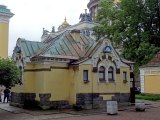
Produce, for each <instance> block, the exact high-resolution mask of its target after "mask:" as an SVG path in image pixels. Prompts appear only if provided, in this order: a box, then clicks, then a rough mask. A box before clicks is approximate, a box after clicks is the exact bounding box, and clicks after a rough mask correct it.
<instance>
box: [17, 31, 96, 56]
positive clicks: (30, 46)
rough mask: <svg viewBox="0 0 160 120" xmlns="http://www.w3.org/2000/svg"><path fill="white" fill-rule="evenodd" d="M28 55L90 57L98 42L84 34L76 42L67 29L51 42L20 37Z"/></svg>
mask: <svg viewBox="0 0 160 120" xmlns="http://www.w3.org/2000/svg"><path fill="white" fill-rule="evenodd" d="M20 40H21V44H22V47H23V50H24V52H25V55H26V56H30V57H33V58H35V57H38V56H55V55H60V56H68V57H77V58H81V57H82V56H83V57H88V56H89V55H90V54H91V52H92V51H93V49H94V48H95V46H96V45H97V42H96V41H94V40H92V39H91V38H88V37H86V36H84V35H82V34H81V35H80V42H76V41H75V40H74V39H73V37H72V35H71V33H70V31H65V32H64V33H62V34H61V35H59V36H57V37H56V38H52V39H51V40H50V41H49V42H46V43H45V42H35V41H28V40H25V39H20Z"/></svg>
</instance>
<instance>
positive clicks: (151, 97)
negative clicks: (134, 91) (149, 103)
mask: <svg viewBox="0 0 160 120" xmlns="http://www.w3.org/2000/svg"><path fill="white" fill-rule="evenodd" d="M135 97H136V99H144V100H160V96H156V95H141V94H140V95H135Z"/></svg>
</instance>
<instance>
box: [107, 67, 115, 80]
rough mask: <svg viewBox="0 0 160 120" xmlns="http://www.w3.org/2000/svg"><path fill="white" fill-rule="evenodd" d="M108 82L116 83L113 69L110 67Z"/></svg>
mask: <svg viewBox="0 0 160 120" xmlns="http://www.w3.org/2000/svg"><path fill="white" fill-rule="evenodd" d="M108 81H114V79H113V67H109V69H108Z"/></svg>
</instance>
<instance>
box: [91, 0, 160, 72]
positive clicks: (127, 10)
mask: <svg viewBox="0 0 160 120" xmlns="http://www.w3.org/2000/svg"><path fill="white" fill-rule="evenodd" d="M99 7H100V9H99V10H98V15H97V17H96V21H97V22H99V25H98V26H95V27H94V31H95V33H96V36H97V39H99V37H100V36H104V35H105V36H106V37H108V38H109V39H110V40H111V41H112V42H114V43H115V44H116V45H123V47H124V49H123V51H122V57H123V58H125V59H128V60H131V61H134V62H136V64H135V69H134V71H135V73H136V74H138V68H139V66H141V65H144V64H146V63H147V62H149V60H150V59H151V58H152V57H153V56H154V55H155V53H157V51H158V50H160V0H145V2H144V0H121V2H119V3H117V4H114V3H113V0H101V2H100V4H99Z"/></svg>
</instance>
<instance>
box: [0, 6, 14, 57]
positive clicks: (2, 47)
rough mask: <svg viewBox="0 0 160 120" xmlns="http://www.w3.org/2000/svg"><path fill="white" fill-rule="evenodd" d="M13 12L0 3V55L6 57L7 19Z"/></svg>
mask: <svg viewBox="0 0 160 120" xmlns="http://www.w3.org/2000/svg"><path fill="white" fill-rule="evenodd" d="M13 15H14V14H13V13H12V12H10V9H7V6H4V5H0V57H1V58H7V57H8V35H9V20H10V18H11V17H12V16H13Z"/></svg>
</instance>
